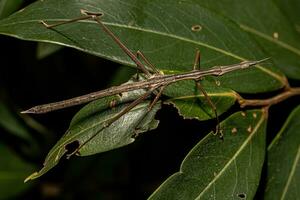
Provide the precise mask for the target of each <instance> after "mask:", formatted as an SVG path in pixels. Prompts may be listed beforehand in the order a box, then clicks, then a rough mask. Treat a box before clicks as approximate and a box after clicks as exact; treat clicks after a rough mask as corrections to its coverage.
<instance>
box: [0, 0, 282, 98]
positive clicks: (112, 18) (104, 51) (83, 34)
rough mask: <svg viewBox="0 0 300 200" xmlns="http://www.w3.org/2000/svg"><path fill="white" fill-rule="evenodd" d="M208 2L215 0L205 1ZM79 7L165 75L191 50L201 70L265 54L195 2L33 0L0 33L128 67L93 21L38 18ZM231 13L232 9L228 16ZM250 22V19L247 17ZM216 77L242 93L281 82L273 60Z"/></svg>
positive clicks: (185, 63)
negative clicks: (199, 55) (199, 60)
mask: <svg viewBox="0 0 300 200" xmlns="http://www.w3.org/2000/svg"><path fill="white" fill-rule="evenodd" d="M218 2H219V1H218ZM247 2H248V3H251V2H252V1H250V0H248V1H247ZM210 4H219V3H215V1H214V2H211V1H210ZM223 4H228V3H223ZM236 4H241V3H240V2H236ZM58 5H59V6H58ZM230 5H232V4H230ZM246 8H249V10H248V12H252V9H253V10H255V9H256V10H259V9H257V8H256V7H246ZM80 9H85V10H89V11H94V12H102V13H104V16H103V18H102V20H103V22H104V24H106V25H107V26H108V27H109V28H110V29H111V30H112V31H113V32H114V33H115V34H116V35H117V36H118V37H119V38H120V40H121V41H124V43H125V44H126V45H127V46H128V48H129V49H131V50H132V51H133V52H135V51H137V50H141V51H143V52H144V54H145V55H146V56H147V58H148V59H149V60H150V61H152V62H153V64H154V65H155V66H157V68H158V69H160V70H161V71H163V72H164V73H178V72H186V71H190V70H191V69H192V65H193V60H194V54H195V52H196V49H200V50H201V52H202V55H203V56H202V60H203V62H202V69H207V68H209V67H211V66H214V65H228V64H233V63H237V62H240V61H242V60H245V59H247V60H257V59H261V58H265V57H266V55H265V54H264V52H263V51H262V50H261V47H260V46H258V45H257V44H256V41H255V40H254V39H253V37H252V36H251V35H249V34H248V33H247V32H245V31H244V30H243V29H241V28H240V25H239V24H237V23H236V22H235V21H231V20H228V17H225V16H224V15H221V14H219V13H220V12H219V11H218V12H216V11H215V10H213V9H208V8H207V7H205V6H202V5H201V3H199V1H196V0H195V1H184V2H182V1H177V2H174V1H173V0H165V1H159V0H151V1H150V0H139V1H138V3H137V1H136V0H126V1H105V2H104V1H100V0H96V1H90V0H82V1H80V2H78V1H77V0H48V1H38V2H36V3H34V4H32V5H31V6H29V7H27V8H25V9H23V10H22V11H20V12H18V13H16V14H15V15H13V16H11V17H9V18H7V19H5V20H3V21H2V22H1V23H0V33H2V34H5V35H10V36H13V37H17V38H20V39H25V40H34V41H44V42H51V43H56V44H62V45H65V46H70V47H73V48H76V49H79V50H82V51H85V52H88V53H92V54H95V55H99V56H101V57H104V58H107V59H111V60H114V61H116V62H120V63H123V64H127V65H132V66H133V65H134V64H133V62H132V61H131V60H130V59H129V58H128V57H127V56H126V55H125V54H124V53H123V52H122V51H121V50H120V48H119V47H118V46H117V45H116V44H115V43H114V42H113V41H112V39H111V38H109V37H108V36H107V35H106V34H105V33H104V32H103V31H102V30H101V29H100V28H99V26H97V25H96V24H95V22H94V21H91V20H86V21H81V22H77V23H72V24H68V25H63V26H59V27H56V28H55V29H52V30H50V29H46V28H45V27H44V26H43V25H41V23H40V21H41V20H45V21H47V22H48V23H50V24H51V23H55V22H57V21H62V20H65V19H71V18H76V17H79V16H81V14H80ZM235 12H237V11H236V10H235V9H233V10H231V13H230V14H229V15H230V16H231V15H234V14H235ZM279 14H280V13H279ZM270 17H273V16H270ZM264 20H265V19H264ZM249 21H253V20H252V19H251V18H250V19H249ZM195 25H197V26H200V27H201V28H200V29H199V30H200V31H193V30H192V27H193V26H195ZM284 66H286V65H284ZM219 81H221V83H222V86H223V87H229V88H231V89H233V90H235V91H239V92H245V93H257V92H265V91H271V90H276V89H278V88H281V87H283V86H284V84H285V78H284V76H283V75H282V74H281V73H279V71H278V70H277V69H276V68H275V67H274V66H273V65H272V64H271V65H268V66H267V65H265V64H264V66H261V65H259V66H257V67H256V68H254V69H253V70H251V71H248V70H245V71H240V72H235V73H231V74H230V75H225V76H223V77H221V78H220V80H219Z"/></svg>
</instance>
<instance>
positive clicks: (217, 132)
mask: <svg viewBox="0 0 300 200" xmlns="http://www.w3.org/2000/svg"><path fill="white" fill-rule="evenodd" d="M195 83H196V87H197V88H198V90H200V91H201V92H202V94H203V95H204V97H205V99H206V101H207V102H208V104H209V106H210V107H211V108H212V110H213V111H214V114H215V116H216V120H217V125H216V131H215V133H214V134H215V135H217V134H220V138H223V135H222V133H221V131H220V121H219V116H218V112H217V108H216V106H215V104H214V103H213V102H212V100H211V98H210V97H209V96H208V95H207V93H206V91H205V90H204V88H203V87H202V85H201V84H200V83H199V82H197V81H196V82H195Z"/></svg>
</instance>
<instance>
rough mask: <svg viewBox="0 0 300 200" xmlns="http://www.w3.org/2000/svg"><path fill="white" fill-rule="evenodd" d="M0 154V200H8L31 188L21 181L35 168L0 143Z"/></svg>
mask: <svg viewBox="0 0 300 200" xmlns="http://www.w3.org/2000/svg"><path fill="white" fill-rule="evenodd" d="M0 154H1V156H0V163H1V164H0V194H1V195H0V199H9V198H12V197H14V196H17V195H18V194H20V193H21V192H23V191H25V190H26V189H28V188H29V187H30V186H31V185H30V184H24V182H23V181H24V178H25V177H26V175H28V173H30V172H31V171H32V170H34V168H35V167H34V166H32V165H31V164H29V163H26V162H25V161H23V160H21V159H20V158H19V157H18V156H17V155H16V154H14V153H13V152H12V151H10V150H9V149H8V148H7V147H6V146H5V145H3V144H1V143H0Z"/></svg>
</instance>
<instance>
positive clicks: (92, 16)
mask: <svg viewBox="0 0 300 200" xmlns="http://www.w3.org/2000/svg"><path fill="white" fill-rule="evenodd" d="M80 12H81V14H83V15H85V16H82V17H78V18H74V19H70V20H67V21H63V22H59V23H56V24H51V25H49V24H47V23H46V22H45V21H41V23H42V24H43V25H44V26H46V27H47V28H53V27H55V26H59V25H63V24H68V23H72V22H76V21H81V20H85V19H93V20H94V21H96V22H97V23H98V24H99V25H100V26H101V28H102V29H103V30H104V32H106V33H107V34H108V35H109V36H110V37H111V38H112V39H113V40H114V41H115V42H116V43H117V45H118V46H119V47H120V48H121V49H122V50H123V51H124V52H125V53H126V54H127V55H128V56H129V57H130V59H131V60H132V61H133V62H134V63H135V64H136V65H137V67H138V68H139V69H140V70H141V71H143V73H145V74H146V75H147V76H151V73H150V72H149V71H148V70H147V68H146V67H145V66H144V65H143V63H142V62H141V61H140V60H139V59H138V58H137V57H136V56H135V55H134V54H133V53H132V52H131V51H130V50H129V49H128V48H127V47H126V46H125V45H124V44H123V43H122V42H121V41H120V40H119V38H117V36H116V35H115V34H114V33H113V32H112V31H111V30H110V29H109V28H108V27H107V26H106V25H105V24H103V23H102V22H101V20H100V18H99V17H101V16H103V13H94V12H89V11H86V10H80Z"/></svg>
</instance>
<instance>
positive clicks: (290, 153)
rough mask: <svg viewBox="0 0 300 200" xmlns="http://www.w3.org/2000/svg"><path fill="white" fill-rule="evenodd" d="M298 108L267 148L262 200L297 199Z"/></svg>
mask: <svg viewBox="0 0 300 200" xmlns="http://www.w3.org/2000/svg"><path fill="white" fill-rule="evenodd" d="M299 119H300V106H298V107H297V108H296V109H295V110H294V111H293V112H292V113H291V114H290V116H289V118H288V119H287V121H286V122H285V124H284V126H283V127H282V129H281V131H280V132H279V133H278V134H277V136H276V137H275V139H274V140H273V141H272V143H271V144H270V146H269V147H268V166H267V185H266V188H265V197H264V199H282V200H283V199H286V200H288V199H299V180H300V137H299V129H300V121H299Z"/></svg>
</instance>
